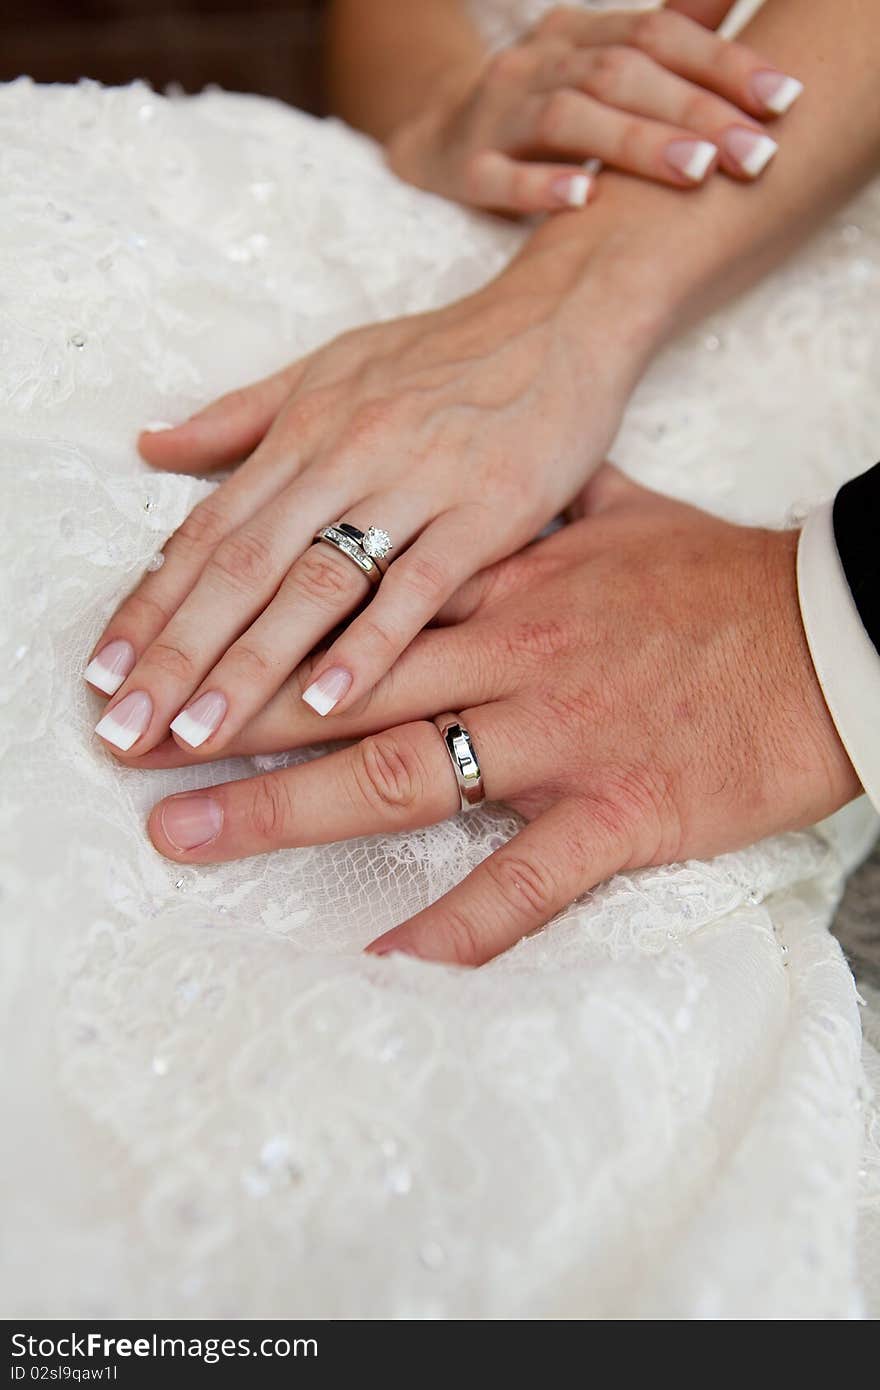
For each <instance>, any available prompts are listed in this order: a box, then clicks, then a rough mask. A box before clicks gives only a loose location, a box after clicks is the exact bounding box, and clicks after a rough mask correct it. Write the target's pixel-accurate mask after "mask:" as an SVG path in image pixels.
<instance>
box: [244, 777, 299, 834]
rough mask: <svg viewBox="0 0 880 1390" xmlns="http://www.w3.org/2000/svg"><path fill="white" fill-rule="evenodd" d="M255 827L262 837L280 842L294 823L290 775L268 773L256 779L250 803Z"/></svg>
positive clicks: (251, 818)
mask: <svg viewBox="0 0 880 1390" xmlns="http://www.w3.org/2000/svg"><path fill="white" fill-rule="evenodd" d="M248 809H249V820H250V825H251V828H252V829H253V830H254V832H255V833H256V835H257V836H258V837H259V839H260V840H265V841H267V842H268V843H270V844H280V843H282V842H283V841H284V839H285V838H286V835H287V831H288V827H289V826H290V825H291V823H292V814H293V807H292V803H291V799H290V791H289V788H288V785H287V779H286V777H285V776H284V775H283V774H281V773H272V772H269V773H266V775H265V776H263V777H259V778H257V779H256V780H255V781H254V784H253V788H252V791H251V801H250V806H249V808H248Z"/></svg>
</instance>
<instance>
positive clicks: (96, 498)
mask: <svg viewBox="0 0 880 1390" xmlns="http://www.w3.org/2000/svg"><path fill="white" fill-rule="evenodd" d="M536 8H540V7H535V6H534V5H533V6H531V7H528V6H523V7H520V8H519V9H517V7H516V6H513V5H508V6H507V7H506V11H507V16H508V19H509V20H511V21H512V22H513V23H514V24H516V22H519V23H523V22H525V20H526V18H527V17H529V15H530V13H533V12H534V10H535V9H536ZM499 13H500V7H499V5H498V3H497V0H496V4H495V5H494V6H490V5H488V4H487V5H486V6H485V7H484V16H485V19H486V22H487V25H489V24H490V22H491V23H492V24H497V21H498V18H499ZM497 36H498V34H497V30H496V31H495V37H496V38H497ZM0 184H2V187H3V190H4V215H3V217H2V219H0V402H2V412H0V467H2V470H3V496H4V503H5V507H4V525H3V528H2V539H0V545H2V574H3V584H4V592H5V595H6V601H5V602H4V604H3V615H2V624H3V630H2V661H0V709H2V725H0V754H2V760H3V792H2V796H3V800H2V807H0V809H2V836H0V852H2V879H0V887H2V908H3V928H2V932H0V951H2V954H3V968H2V972H0V990H2V992H3V998H2V1011H0V1017H2V1028H3V1039H2V1043H3V1056H4V1058H5V1059H6V1060H5V1063H4V1068H3V1071H4V1076H3V1084H4V1094H3V1097H2V1113H3V1115H4V1121H5V1125H4V1160H3V1163H4V1172H3V1193H4V1206H5V1211H4V1214H3V1222H2V1224H3V1231H4V1241H3V1256H2V1258H3V1260H4V1267H3V1275H2V1277H3V1292H2V1297H3V1305H4V1310H5V1312H6V1315H7V1316H8V1317H22V1316H28V1315H30V1316H58V1317H80V1318H84V1317H89V1318H111V1317H124V1316H131V1315H139V1316H143V1317H150V1318H160V1317H168V1316H178V1317H179V1316H209V1317H218V1318H222V1317H227V1316H237V1317H253V1316H276V1317H284V1316H291V1315H302V1316H308V1315H317V1316H320V1317H325V1318H342V1317H356V1318H357V1317H381V1318H389V1317H390V1318H460V1317H482V1318H521V1317H547V1316H550V1317H621V1316H622V1317H655V1316H671V1317H704V1316H716V1315H720V1316H727V1317H742V1318H751V1317H763V1316H781V1317H790V1316H797V1317H850V1316H859V1315H860V1314H861V1313H862V1312H863V1311H864V1310H865V1307H866V1289H867V1291H868V1293H870V1288H869V1285H870V1280H868V1281H867V1284H866V1271H867V1270H868V1263H865V1264H864V1265H863V1267H862V1268H861V1270H860V1266H859V1258H858V1247H859V1241H860V1239H861V1241H862V1243H863V1245H864V1247H865V1249H866V1250H867V1252H868V1260H869V1259H870V1253H871V1251H872V1250H874V1249H876V1244H875V1243H874V1241H873V1237H872V1229H873V1230H874V1231H876V1220H877V1217H876V1213H877V1209H878V1206H880V1163H878V1148H877V1142H876V1140H877V1134H878V1130H880V1124H878V1118H877V1111H876V1109H875V1108H874V1102H873V1100H872V1097H871V1090H870V1086H869V1082H868V1080H867V1079H866V1071H865V1067H866V1066H867V1067H868V1068H871V1067H874V1066H875V1064H876V1053H874V1052H873V1051H872V1050H871V1049H870V1048H866V1049H865V1050H864V1053H863V1052H862V1043H861V1033H860V1022H859V1004H858V998H857V994H856V990H855V987H854V984H853V980H852V977H851V975H850V973H849V970H848V969H847V967H846V964H845V962H844V960H843V957H842V955H841V952H840V950H839V948H838V946H837V944H836V942H835V941H834V939H833V938H832V937H831V935H830V934H829V932H828V923H829V921H830V919H831V916H832V913H833V908H834V905H835V902H836V900H837V897H838V895H839V892H840V889H841V884H842V881H843V877H844V875H845V872H846V870H847V868H848V867H850V866H851V865H852V864H853V863H854V862H856V860H857V859H858V858H859V856H860V855H861V854H863V853H864V852H865V850H866V849H867V847H868V845H869V844H870V842H871V840H872V839H873V836H874V833H875V823H874V819H873V816H872V815H871V813H870V812H869V811H868V810H867V808H866V807H865V806H864V805H863V804H857V805H856V806H854V807H852V808H850V809H849V810H848V811H847V812H846V813H845V814H843V815H841V816H839V817H837V818H835V820H834V821H833V822H830V823H828V824H826V825H825V826H823V827H820V828H819V829H817V830H815V831H812V832H809V833H803V834H793V835H786V836H783V837H780V838H777V839H773V840H770V841H766V842H764V843H762V844H760V845H757V846H755V847H754V848H753V849H750V850H747V851H744V852H742V853H738V854H733V855H727V856H723V857H721V858H719V859H716V860H714V861H713V862H711V863H697V862H690V863H684V864H678V865H674V866H672V867H669V868H664V869H651V870H645V871H642V872H639V873H632V874H627V875H622V876H620V877H617V878H615V879H614V880H613V881H611V882H610V883H608V884H606V885H604V886H603V887H601V888H600V889H598V890H597V891H596V892H594V893H593V894H591V895H590V896H589V897H588V898H587V899H586V900H585V901H583V902H581V903H578V904H576V905H575V906H573V907H572V908H570V909H569V910H568V911H567V912H565V913H564V914H563V915H562V916H561V918H560V919H559V920H557V921H556V922H555V923H554V924H553V925H552V926H551V927H550V928H548V929H547V930H546V931H544V932H543V933H540V934H538V935H536V936H535V937H532V938H530V939H528V940H524V941H522V942H521V943H520V944H519V945H518V946H517V947H516V948H515V949H514V950H512V951H510V952H509V953H508V954H507V955H505V956H504V957H503V958H501V959H499V960H497V961H495V962H493V963H492V964H491V965H489V966H488V967H486V968H485V969H482V970H480V971H476V972H471V973H466V972H460V971H455V970H452V969H446V968H442V967H438V966H435V965H427V964H420V963H418V962H416V961H413V960H406V959H400V960H396V959H393V960H391V961H388V960H377V959H367V958H365V957H363V956H362V955H361V954H360V948H361V947H362V946H363V945H365V944H366V942H367V941H368V940H369V939H371V938H372V937H373V936H374V935H375V934H376V933H377V932H378V931H380V930H381V929H384V928H387V927H389V926H390V925H392V923H395V922H397V921H400V920H401V919H403V918H404V917H406V916H407V915H409V914H410V913H412V912H413V911H415V910H417V909H418V908H420V907H421V906H423V905H424V904H425V903H427V902H428V901H430V900H432V899H433V898H435V897H436V896H437V895H438V894H440V893H442V892H443V891H445V890H446V889H447V888H449V887H450V886H451V885H452V884H453V883H454V882H455V881H456V880H458V879H459V878H460V877H461V876H462V875H463V874H464V873H465V872H466V871H467V870H468V869H469V868H471V867H472V866H473V865H475V864H476V863H477V862H478V861H479V860H480V859H481V858H482V857H483V856H485V855H486V854H487V853H488V852H490V851H491V850H492V849H493V848H495V847H496V846H497V845H499V844H500V843H501V842H502V841H503V839H504V837H505V836H507V835H508V834H509V833H510V831H511V828H512V826H511V819H510V817H509V815H508V814H507V813H506V812H505V811H504V810H502V809H484V810H482V811H480V812H479V813H477V814H474V815H472V816H470V817H468V818H458V819H455V820H452V821H449V822H448V823H447V824H445V825H443V826H439V827H437V828H435V829H432V830H427V831H420V832H418V833H411V834H404V835H400V836H396V837H390V838H381V839H373V840H364V841H360V842H357V843H349V844H342V845H335V846H331V847H328V848H318V849H302V850H290V851H287V852H283V853H277V854H275V855H272V856H270V857H266V858H261V859H254V860H250V861H246V862H243V863H237V864H229V865H219V866H216V867H211V868H206V869H200V870H191V869H180V868H178V867H175V866H174V865H173V864H170V863H168V862H167V861H165V860H162V859H160V858H159V857H158V856H157V855H156V854H155V852H154V851H153V850H152V848H151V846H150V844H149V842H148V840H147V837H146V835H145V833H144V816H145V813H146V811H147V809H148V808H149V807H150V806H151V805H152V804H153V802H155V801H156V800H157V799H158V798H159V797H160V796H162V795H164V794H166V793H168V792H170V791H173V790H179V789H181V788H183V787H185V786H191V785H203V784H206V783H209V782H213V781H216V780H221V779H226V778H228V777H237V776H246V775H249V774H252V773H253V771H254V765H255V764H256V766H257V768H263V767H266V766H267V765H272V766H274V765H277V764H278V762H279V761H283V759H280V760H279V759H276V758H271V759H260V758H256V759H252V760H239V761H234V762H233V761H230V762H227V763H223V764H221V765H219V766H218V765H213V766H211V767H208V768H204V769H196V770H188V771H171V772H166V773H155V772H153V773H146V772H139V771H130V770H124V769H121V768H120V767H118V766H117V765H116V764H115V763H114V762H113V761H112V759H111V758H109V757H108V756H107V755H106V753H105V752H104V751H103V749H102V748H101V747H100V746H98V744H97V742H96V740H95V739H94V738H93V737H92V734H91V730H92V727H93V725H94V723H95V721H96V717H97V715H98V711H99V708H100V706H99V704H98V701H97V699H96V697H95V696H94V695H93V694H91V693H90V692H89V691H88V690H87V689H86V687H85V686H84V685H83V682H82V679H81V671H82V668H83V663H84V659H85V657H86V655H87V653H88V649H89V647H90V644H91V643H92V642H93V641H94V640H95V639H96V638H97V636H98V635H99V633H100V631H101V629H102V626H103V624H104V623H105V622H106V620H107V619H108V618H109V616H110V614H111V613H112V611H113V609H114V607H115V605H116V604H117V603H118V601H119V599H120V597H121V596H122V595H123V594H124V593H125V592H126V591H127V590H128V589H129V588H130V587H131V585H132V584H133V583H134V582H135V581H136V579H137V577H138V575H140V574H141V573H142V572H143V571H144V569H146V568H149V567H151V566H154V565H156V564H158V563H159V559H158V558H157V557H158V552H159V551H160V548H161V546H162V544H163V543H164V541H165V540H166V538H167V537H168V535H169V533H170V532H171V531H172V530H173V529H174V528H175V527H176V526H177V525H178V524H179V523H180V522H181V521H182V520H183V518H184V517H185V516H186V514H187V512H188V511H189V510H190V508H191V507H192V506H193V504H194V503H195V502H196V501H197V500H198V499H199V498H200V497H202V496H204V495H205V494H206V493H207V492H208V490H209V488H210V486H211V484H209V483H207V482H203V481H199V480H193V479H188V478H184V477H174V476H156V475H154V474H152V473H151V472H150V471H149V470H148V469H147V468H146V467H145V466H144V465H143V463H142V462H140V460H139V459H138V457H137V455H136V453H135V448H134V435H135V430H136V429H137V427H139V426H140V425H141V424H143V423H145V422H147V421H150V420H156V419H168V420H178V419H180V418H182V417H183V416H185V415H186V414H187V413H188V412H189V411H191V410H192V409H193V408H194V407H196V406H197V405H199V404H200V403H202V402H205V401H207V400H209V399H210V398H212V397H213V396H215V395H217V394H218V393H219V392H221V391H223V390H225V389H227V388H229V387H231V386H234V385H237V384H241V383H242V382H243V381H245V380H250V379H253V378H256V377H258V376H260V375H262V374H263V373H265V372H267V371H269V370H270V369H272V368H274V367H276V366H278V365H280V364H282V363H284V362H286V361H288V360H290V359H292V358H294V357H297V356H298V355H300V354H301V353H303V352H305V351H306V350H307V349H310V348H311V347H313V346H314V345H316V344H318V343H320V342H322V341H324V340H326V339H328V338H329V337H331V336H332V335H334V334H336V333H338V332H339V331H341V330H343V329H345V328H347V327H349V326H351V325H353V324H356V323H360V322H364V321H366V320H370V319H373V318H377V317H380V316H381V317H388V316H390V315H393V314H400V313H407V312H412V311H414V310H417V309H421V308H425V307H428V306H431V305H435V304H440V303H442V302H444V301H447V300H449V299H450V298H452V297H454V296H457V295H460V294H462V293H464V292H466V291H468V290H469V289H471V288H472V287H474V286H476V285H477V284H479V283H481V282H482V281H484V280H485V279H486V278H487V277H489V276H491V275H492V274H494V273H495V272H496V271H497V270H498V269H499V267H500V266H501V265H502V264H503V263H504V262H505V260H506V259H507V258H508V257H509V256H510V254H511V252H512V251H513V250H514V249H515V247H516V246H517V245H518V242H519V237H520V236H521V233H520V232H519V231H518V230H517V229H515V228H513V227H511V226H508V225H506V224H498V223H496V222H494V221H493V220H491V219H488V218H483V217H480V216H477V215H475V214H470V213H468V212H466V211H465V210H463V209H461V208H458V207H454V206H451V205H447V204H445V203H444V202H442V201H440V200H439V199H436V198H433V197H431V196H428V195H425V194H422V193H420V192H418V191H416V190H414V189H412V188H409V187H406V186H404V185H402V184H399V183H397V182H396V181H395V180H394V178H393V177H392V176H391V175H390V174H389V173H388V172H387V171H386V170H385V169H384V167H383V163H382V159H381V156H380V154H379V152H378V151H377V150H376V148H375V146H374V145H373V144H372V143H371V142H370V141H369V140H367V139H365V138H363V137H361V136H359V135H357V134H354V133H352V132H351V131H348V130H347V129H345V128H344V127H343V126H342V125H341V124H340V123H338V122H335V121H329V122H323V123H322V122H318V121H316V120H313V119H311V118H309V117H307V116H304V115H302V114H300V113H298V112H296V111H292V110H288V109H286V108H285V107H283V106H281V105H278V104H276V103H274V102H271V101H267V100H262V99H257V98H251V97H243V96H232V95H227V94H223V93H220V92H207V93H205V94H203V95H202V96H199V97H196V98H186V99H183V98H172V99H167V98H165V97H162V96H158V95H156V94H154V93H153V92H152V91H150V90H149V89H148V88H146V87H144V86H142V85H134V86H131V87H128V88H125V89H118V90H105V89H102V88H100V87H99V86H97V85H95V84H93V83H89V82H83V83H80V84H79V85H78V86H76V87H51V88H48V87H47V88H38V87H35V86H34V85H33V84H31V83H30V82H29V81H27V80H26V79H22V80H19V81H17V82H14V83H12V84H10V85H8V86H6V87H3V88H0ZM878 353H880V190H878V189H877V188H876V187H875V188H873V189H869V190H868V191H866V192H865V193H863V195H862V196H861V197H860V199H859V200H858V202H857V203H855V204H853V205H852V206H851V207H850V208H848V209H847V210H846V212H844V213H843V214H842V215H841V216H839V217H837V218H836V219H835V220H834V222H833V223H832V224H830V225H829V226H828V228H827V229H826V230H825V232H824V234H823V235H822V236H821V237H820V238H818V239H817V240H816V241H815V242H814V243H813V245H812V246H811V247H810V248H809V249H808V250H807V251H806V252H804V253H803V254H802V255H801V256H800V257H799V258H798V259H797V260H796V261H793V262H791V264H790V265H789V266H788V267H787V268H786V269H785V270H783V271H781V272H780V273H779V274H777V275H775V276H774V277H773V278H771V279H770V280H769V281H768V282H767V283H766V284H765V285H763V286H762V287H761V288H759V289H758V290H756V291H754V292H753V293H751V294H750V295H748V296H747V297H745V298H744V299H742V300H741V301H740V302H739V303H738V304H737V305H736V306H735V307H733V308H732V309H730V310H728V311H726V312H725V313H723V314H719V315H717V316H716V317H715V318H714V319H713V320H712V321H711V322H709V323H704V324H703V325H702V327H701V328H700V329H699V331H697V332H694V333H692V334H690V335H689V336H688V337H686V338H684V339H682V340H681V341H680V342H679V343H677V344H676V345H675V346H674V347H672V348H670V349H669V351H668V352H666V353H665V355H664V356H663V358H662V359H661V360H660V361H658V362H657V364H656V366H655V368H654V369H653V371H652V372H651V373H650V374H649V376H648V377H647V379H646V380H645V382H644V383H643V385H642V387H641V388H640V390H639V392H638V395H637V398H636V399H635V401H634V402H633V405H632V408H631V409H630V411H629V414H628V416H627V420H626V423H625V426H624V429H623V432H622V434H621V437H620V439H619V441H618V444H617V446H616V449H615V451H614V457H615V458H616V459H617V460H618V461H619V462H620V463H622V464H623V465H625V466H626V467H627V468H628V469H629V470H631V471H632V473H633V474H634V475H636V476H638V477H639V478H640V479H642V480H644V481H646V482H648V483H650V484H652V485H654V486H657V487H660V488H663V489H666V490H668V491H670V492H674V493H676V494H678V495H681V496H684V497H688V498H691V499H693V500H694V501H696V502H699V503H702V504H704V505H706V506H708V507H710V508H714V509H715V510H717V511H718V512H721V513H724V514H726V515H728V516H731V517H734V518H737V519H743V520H746V519H754V520H760V521H770V522H782V521H783V520H784V519H785V518H786V516H787V515H788V513H789V509H790V508H791V507H792V505H793V504H795V505H797V506H806V505H808V504H809V503H810V502H811V501H812V500H815V499H818V498H820V497H822V496H823V495H826V494H827V493H828V492H829V491H830V490H831V489H832V488H833V487H834V486H835V484H836V483H837V482H839V481H840V480H841V479H843V478H844V477H846V476H847V475H848V474H850V473H852V472H854V471H856V470H857V469H860V468H861V467H863V466H865V465H866V464H868V463H870V462H872V461H873V460H874V459H875V457H876V455H877V440H878V438H880V396H878V393H877V392H876V390H875V389H874V383H873V380H872V374H871V371H870V368H871V366H872V365H874V366H875V365H876V362H877V360H878ZM312 755H313V754H308V755H295V756H312ZM872 1134H873V1142H872ZM872 1221H874V1222H875V1225H874V1227H873V1228H872V1226H871V1222H872Z"/></svg>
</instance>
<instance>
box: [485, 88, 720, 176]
mask: <svg viewBox="0 0 880 1390" xmlns="http://www.w3.org/2000/svg"><path fill="white" fill-rule="evenodd" d="M508 139H509V141H510V142H511V145H512V148H513V149H514V150H515V151H519V152H522V153H527V154H528V155H529V156H532V155H534V156H540V157H541V158H545V157H547V156H550V155H552V157H553V158H554V159H555V160H559V159H570V160H571V161H572V162H575V161H582V160H584V159H586V158H587V157H591V158H596V159H600V160H601V161H602V162H603V163H604V164H609V165H613V166H614V167H615V168H616V169H622V170H624V171H625V172H627V173H631V174H639V175H641V176H642V177H645V178H650V179H655V180H659V181H660V182H663V183H669V184H674V185H675V186H676V187H680V188H686V187H693V186H694V185H696V184H699V183H702V181H703V180H704V179H705V178H706V176H707V174H708V173H709V172H710V170H711V169H712V168H714V167H715V165H716V164H717V162H718V154H719V151H718V147H717V146H716V145H715V144H714V143H713V142H712V141H710V140H706V139H703V138H701V137H699V136H696V135H695V134H694V133H693V131H691V130H688V129H687V128H685V127H684V126H678V125H671V124H669V123H667V122H665V121H658V120H651V119H649V118H648V117H645V116H638V115H633V114H632V113H631V112H627V111H621V110H618V109H617V108H616V107H613V106H609V105H608V104H606V102H604V101H600V100H599V99H598V98H595V97H592V96H589V95H587V94H586V93H584V92H581V91H575V90H574V89H573V88H571V87H561V88H559V89H557V90H556V91H555V92H553V93H551V94H550V95H544V96H540V97H535V98H532V100H531V101H530V102H527V103H523V106H522V108H521V110H520V111H517V112H515V113H513V112H512V113H511V127H510V130H509V134H508Z"/></svg>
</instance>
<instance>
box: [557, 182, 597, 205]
mask: <svg viewBox="0 0 880 1390" xmlns="http://www.w3.org/2000/svg"><path fill="white" fill-rule="evenodd" d="M591 183H592V180H591V179H590V178H589V177H588V175H587V174H562V175H561V176H560V177H559V178H558V179H554V180H553V182H552V183H551V185H550V191H551V192H552V194H553V196H554V198H558V199H559V201H560V203H563V204H564V205H565V206H566V207H569V208H582V207H583V206H584V204H585V203H586V201H587V199H588V198H589V196H590V184H591Z"/></svg>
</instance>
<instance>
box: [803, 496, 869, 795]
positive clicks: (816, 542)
mask: <svg viewBox="0 0 880 1390" xmlns="http://www.w3.org/2000/svg"><path fill="white" fill-rule="evenodd" d="M832 507H833V503H832V502H828V503H826V505H825V506H823V507H820V508H819V510H818V511H815V512H812V513H811V515H810V516H808V517H807V520H806V523H805V525H804V528H803V530H802V531H801V536H800V541H799V542H798V560H797V580H798V596H799V598H800V605H801V617H802V619H803V623H804V630H805V631H806V634H807V643H808V645H809V648H810V655H811V656H812V658H813V665H814V666H815V668H816V675H817V676H818V678H819V684H820V686H821V687H822V694H823V695H824V696H825V703H826V704H827V706H828V710H829V712H830V714H831V718H832V719H833V720H834V723H835V726H836V728H837V732H838V734H839V735H840V741H841V743H842V744H843V746H844V748H845V749H846V751H847V753H848V754H849V758H850V762H851V763H852V765H853V767H854V768H855V770H856V773H857V774H858V777H859V780H860V781H861V784H862V786H863V787H864V789H865V791H866V793H867V794H868V796H869V797H870V799H871V801H872V802H873V803H874V805H875V807H876V808H877V810H878V811H880V653H878V651H877V648H876V647H875V646H874V643H873V642H872V641H871V639H870V637H869V636H868V634H867V632H866V631H865V628H864V626H863V624H862V620H861V618H860V617H859V612H858V609H857V608H856V605H855V603H854V601H853V596H852V594H851V593H850V588H849V585H848V584H847V582H846V575H845V574H844V572H843V566H842V565H841V563H840V556H839V555H838V553H837V545H836V544H835V540H834V526H833V523H832Z"/></svg>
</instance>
